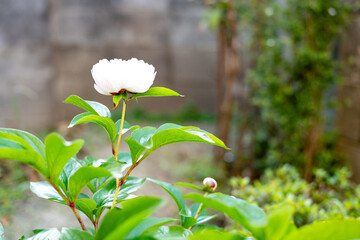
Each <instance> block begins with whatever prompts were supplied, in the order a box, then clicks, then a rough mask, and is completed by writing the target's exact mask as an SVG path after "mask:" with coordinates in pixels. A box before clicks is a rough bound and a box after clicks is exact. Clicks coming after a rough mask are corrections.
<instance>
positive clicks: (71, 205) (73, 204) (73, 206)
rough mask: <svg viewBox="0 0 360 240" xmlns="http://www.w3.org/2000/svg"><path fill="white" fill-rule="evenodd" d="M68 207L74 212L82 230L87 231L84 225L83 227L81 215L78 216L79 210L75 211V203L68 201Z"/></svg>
mask: <svg viewBox="0 0 360 240" xmlns="http://www.w3.org/2000/svg"><path fill="white" fill-rule="evenodd" d="M69 207H70V208H71V209H72V211H73V212H74V214H75V216H76V218H77V220H78V221H79V223H80V225H81V228H82V230H84V231H87V230H86V227H85V224H84V222H83V221H82V219H81V217H80V214H79V212H78V211H77V209H76V207H75V203H74V202H70V203H69Z"/></svg>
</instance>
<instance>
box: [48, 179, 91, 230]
mask: <svg viewBox="0 0 360 240" xmlns="http://www.w3.org/2000/svg"><path fill="white" fill-rule="evenodd" d="M46 180H47V181H48V182H49V183H50V184H51V186H52V187H53V188H54V189H55V190H56V191H57V192H58V194H59V195H60V196H61V197H62V199H63V200H64V201H65V202H66V203H67V204H68V206H69V207H70V208H71V210H72V211H73V213H74V214H75V217H76V218H77V220H78V221H79V223H80V226H81V228H82V229H83V230H84V231H87V230H86V227H85V225H84V222H83V220H82V219H81V217H80V215H79V212H78V211H77V209H76V207H75V203H74V202H71V201H69V200H68V199H67V197H66V196H65V195H64V194H63V193H62V192H61V190H60V189H59V188H58V187H57V186H56V185H55V184H54V183H53V182H52V181H51V179H46Z"/></svg>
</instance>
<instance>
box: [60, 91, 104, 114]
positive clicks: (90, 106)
mask: <svg viewBox="0 0 360 240" xmlns="http://www.w3.org/2000/svg"><path fill="white" fill-rule="evenodd" d="M64 103H69V104H73V105H75V106H78V107H80V108H82V109H84V110H86V111H88V112H91V113H94V114H95V115H99V116H101V117H107V118H110V117H111V113H110V110H109V109H108V108H107V107H106V106H105V105H103V104H101V103H98V102H94V101H87V100H84V99H82V98H81V97H79V96H76V95H71V96H69V97H68V98H67V99H66V100H65V101H64Z"/></svg>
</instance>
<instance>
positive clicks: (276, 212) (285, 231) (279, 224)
mask: <svg viewBox="0 0 360 240" xmlns="http://www.w3.org/2000/svg"><path fill="white" fill-rule="evenodd" d="M294 211H295V208H294V207H293V206H291V205H288V204H286V205H282V206H280V207H277V208H275V209H272V210H271V211H270V212H269V214H268V224H267V226H266V228H265V236H266V238H265V239H271V240H282V239H284V238H285V237H286V236H288V235H289V233H290V232H291V231H293V230H295V229H296V227H295V224H294V223H293V222H292V217H293V214H294Z"/></svg>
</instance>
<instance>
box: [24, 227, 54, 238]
mask: <svg viewBox="0 0 360 240" xmlns="http://www.w3.org/2000/svg"><path fill="white" fill-rule="evenodd" d="M34 233H35V235H33V236H32V237H30V238H26V240H49V239H51V240H60V236H61V233H60V232H59V230H57V229H56V228H49V229H41V230H34Z"/></svg>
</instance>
